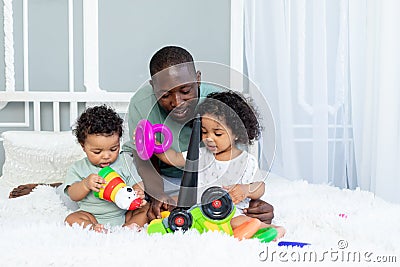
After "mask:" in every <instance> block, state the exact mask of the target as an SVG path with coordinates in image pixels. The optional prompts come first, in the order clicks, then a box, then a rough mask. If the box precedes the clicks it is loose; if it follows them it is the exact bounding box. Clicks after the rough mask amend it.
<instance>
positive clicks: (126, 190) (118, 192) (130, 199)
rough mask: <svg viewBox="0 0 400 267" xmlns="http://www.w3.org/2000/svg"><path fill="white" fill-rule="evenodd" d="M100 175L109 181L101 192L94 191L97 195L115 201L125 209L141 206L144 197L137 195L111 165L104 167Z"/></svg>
mask: <svg viewBox="0 0 400 267" xmlns="http://www.w3.org/2000/svg"><path fill="white" fill-rule="evenodd" d="M98 175H99V176H101V177H103V178H104V179H105V180H106V181H107V183H106V184H104V186H105V187H104V188H100V191H99V192H95V191H93V194H94V196H95V197H97V198H100V199H104V200H107V201H110V202H114V203H115V204H116V205H117V206H118V207H119V208H121V209H124V210H135V209H137V208H138V207H140V204H141V203H142V199H141V198H139V197H138V196H137V195H136V192H135V190H133V188H132V187H130V186H127V185H126V184H125V182H124V180H122V178H121V177H120V176H119V174H118V173H117V172H115V171H114V170H113V169H112V168H111V167H109V166H107V167H104V168H102V169H101V170H100V171H99V173H98Z"/></svg>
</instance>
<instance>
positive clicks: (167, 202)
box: [147, 195, 176, 221]
mask: <svg viewBox="0 0 400 267" xmlns="http://www.w3.org/2000/svg"><path fill="white" fill-rule="evenodd" d="M174 207H176V202H175V200H173V199H172V198H171V197H169V196H167V195H163V196H160V197H157V198H151V201H150V208H149V210H148V211H147V217H148V219H149V220H150V221H151V220H154V219H160V218H161V212H162V211H165V210H172V209H173V208H174Z"/></svg>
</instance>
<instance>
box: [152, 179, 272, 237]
mask: <svg viewBox="0 0 400 267" xmlns="http://www.w3.org/2000/svg"><path fill="white" fill-rule="evenodd" d="M235 211H236V207H235V205H234V204H233V202H232V199H231V197H230V196H229V194H228V192H227V191H226V190H224V189H222V188H220V187H216V186H214V187H210V188H208V189H207V190H206V191H204V193H203V194H202V196H201V204H196V205H194V206H192V207H191V208H189V209H187V210H186V209H183V208H176V209H174V210H172V211H171V213H169V214H168V213H164V216H163V217H164V218H162V219H155V220H152V221H151V222H150V224H149V226H148V227H147V232H148V233H149V234H154V233H161V234H166V233H173V232H175V231H179V230H180V231H186V230H189V229H196V230H197V231H199V233H203V232H207V231H220V232H224V233H227V234H229V235H233V236H234V237H236V238H238V239H239V240H242V239H248V238H257V239H258V240H259V241H260V242H270V241H271V240H273V239H275V237H276V235H277V231H276V229H275V228H272V227H269V228H262V229H260V230H258V228H259V222H260V221H259V220H257V219H254V220H250V221H248V222H246V223H244V224H243V225H240V226H239V227H237V228H236V229H235V230H234V231H233V230H232V227H231V223H230V221H231V219H232V217H233V215H234V214H235ZM255 222H258V223H255Z"/></svg>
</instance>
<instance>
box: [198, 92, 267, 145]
mask: <svg viewBox="0 0 400 267" xmlns="http://www.w3.org/2000/svg"><path fill="white" fill-rule="evenodd" d="M198 113H199V114H200V115H201V116H202V115H204V114H210V115H214V116H216V117H217V118H219V119H221V120H224V121H225V123H226V125H227V126H228V127H229V128H230V129H231V130H232V132H233V133H234V134H235V135H236V137H237V140H236V143H238V144H250V145H251V144H253V142H254V140H257V139H259V138H260V135H261V131H262V127H261V125H260V122H259V120H260V116H259V113H258V112H257V111H256V110H255V108H254V106H253V100H252V99H251V98H247V99H246V98H245V97H244V96H243V95H242V94H240V93H239V92H235V91H232V90H227V91H223V92H214V93H211V94H209V95H207V98H206V99H204V101H203V102H202V103H201V104H200V105H199V106H198Z"/></svg>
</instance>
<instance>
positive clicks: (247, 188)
mask: <svg viewBox="0 0 400 267" xmlns="http://www.w3.org/2000/svg"><path fill="white" fill-rule="evenodd" d="M223 188H224V189H226V190H228V192H229V195H230V196H231V198H232V201H233V203H235V204H237V203H239V202H240V201H242V200H244V199H245V198H250V199H259V198H260V197H262V196H263V195H264V192H265V183H264V182H254V183H250V184H235V185H229V186H224V187H223Z"/></svg>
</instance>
